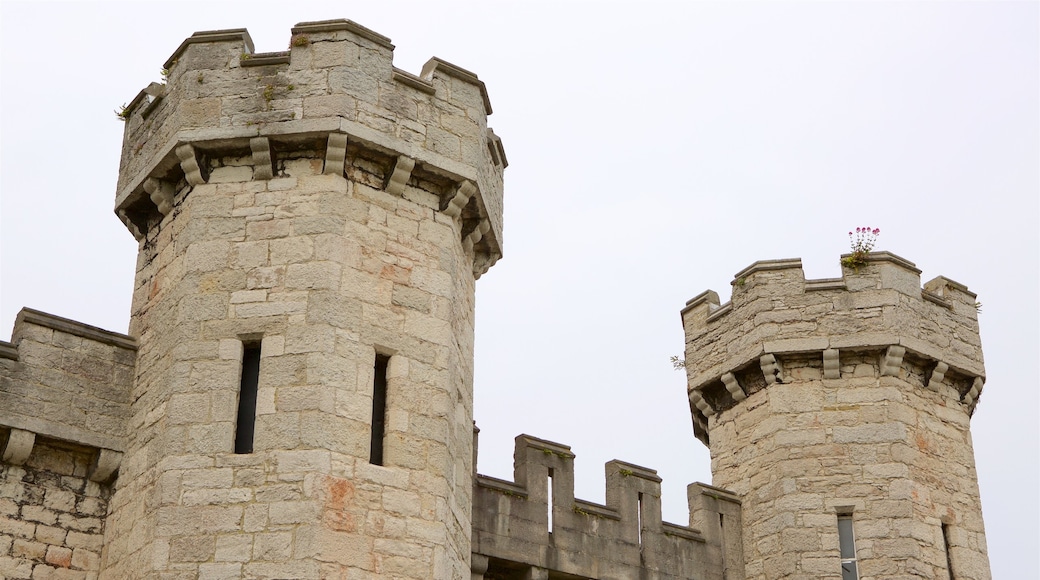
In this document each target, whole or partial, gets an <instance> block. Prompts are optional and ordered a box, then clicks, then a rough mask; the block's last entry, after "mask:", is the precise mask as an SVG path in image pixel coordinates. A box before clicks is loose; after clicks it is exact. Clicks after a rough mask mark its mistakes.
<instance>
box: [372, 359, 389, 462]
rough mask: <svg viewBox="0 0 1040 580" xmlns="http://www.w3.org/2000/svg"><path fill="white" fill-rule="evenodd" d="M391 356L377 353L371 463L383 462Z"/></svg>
mask: <svg viewBox="0 0 1040 580" xmlns="http://www.w3.org/2000/svg"><path fill="white" fill-rule="evenodd" d="M389 364H390V357H388V356H385V355H381V354H378V353H377V354H376V364H375V378H374V379H373V381H372V435H371V440H372V447H371V450H370V453H369V459H368V461H369V463H371V464H373V465H382V464H383V440H384V439H385V438H386V367H387V366H389Z"/></svg>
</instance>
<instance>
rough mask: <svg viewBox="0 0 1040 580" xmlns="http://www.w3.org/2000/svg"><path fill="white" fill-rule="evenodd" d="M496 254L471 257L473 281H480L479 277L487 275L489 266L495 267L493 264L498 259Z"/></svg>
mask: <svg viewBox="0 0 1040 580" xmlns="http://www.w3.org/2000/svg"><path fill="white" fill-rule="evenodd" d="M499 257H500V256H499V255H498V254H479V255H476V256H473V279H474V280H480V277H481V276H483V275H484V274H487V271H488V270H490V269H491V266H494V265H495V262H497V261H498V259H499Z"/></svg>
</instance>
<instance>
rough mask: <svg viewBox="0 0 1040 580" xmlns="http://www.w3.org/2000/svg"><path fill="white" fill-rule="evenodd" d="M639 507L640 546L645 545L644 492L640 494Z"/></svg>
mask: <svg viewBox="0 0 1040 580" xmlns="http://www.w3.org/2000/svg"><path fill="white" fill-rule="evenodd" d="M638 501H639V507H638V509H637V510H636V523H637V524H638V525H639V545H640V547H642V545H643V492H639V499H638Z"/></svg>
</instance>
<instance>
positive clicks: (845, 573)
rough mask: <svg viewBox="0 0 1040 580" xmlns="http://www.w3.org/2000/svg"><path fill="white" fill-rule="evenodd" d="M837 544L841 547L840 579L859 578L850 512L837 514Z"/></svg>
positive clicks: (856, 579)
mask: <svg viewBox="0 0 1040 580" xmlns="http://www.w3.org/2000/svg"><path fill="white" fill-rule="evenodd" d="M838 544H839V547H840V549H841V580H859V571H858V570H857V566H856V536H855V535H853V531H852V514H838Z"/></svg>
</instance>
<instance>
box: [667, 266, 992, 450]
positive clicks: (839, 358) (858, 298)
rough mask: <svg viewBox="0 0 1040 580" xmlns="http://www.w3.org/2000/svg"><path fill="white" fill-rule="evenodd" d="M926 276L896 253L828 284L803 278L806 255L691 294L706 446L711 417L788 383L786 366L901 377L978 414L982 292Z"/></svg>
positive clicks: (696, 415)
mask: <svg viewBox="0 0 1040 580" xmlns="http://www.w3.org/2000/svg"><path fill="white" fill-rule="evenodd" d="M920 273H921V271H920V270H918V269H917V267H916V266H915V265H914V264H913V263H911V262H909V261H907V260H905V259H903V258H900V257H899V256H896V255H894V254H891V253H888V252H875V253H872V254H869V255H867V256H866V258H865V260H864V262H863V263H862V264H861V265H859V266H858V267H857V268H851V267H846V268H844V272H843V276H842V277H841V278H834V279H821V280H806V279H805V274H804V272H803V271H802V267H801V261H800V260H798V259H791V260H769V261H761V262H755V263H754V264H752V265H751V266H748V267H747V268H745V269H744V270H742V271H741V272H739V273H738V274H736V276H735V277H734V280H733V282H732V286H733V295H732V298H731V300H730V301H728V302H725V303H722V302H720V300H719V296H718V294H717V293H715V292H714V291H711V290H709V291H706V292H703V293H701V294H700V295H698V296H696V297H694V298H693V299H691V300H690V301H689V302H687V304H686V307H685V308H684V309H683V310H682V320H683V327H684V328H685V331H686V371H687V377H688V385H689V386H688V394H689V398H690V409H691V412H692V414H693V420H694V428H695V429H694V430H695V432H696V434H697V436H698V437H699V438H700V439H701V440H702V441H705V443H707V440H708V433H707V429H708V424H709V421H708V418H709V417H711V416H712V415H714V414H716V413H718V412H721V411H723V410H725V409H728V408H730V407H732V406H733V405H735V404H737V403H739V402H740V401H742V400H744V399H746V398H747V397H748V396H750V395H752V394H753V393H755V392H757V391H759V390H762V389H765V388H767V387H768V386H769V385H772V384H775V383H778V382H780V383H782V382H784V381H785V380H786V377H785V367H786V366H789V365H793V366H798V367H804V366H810V367H815V368H818V369H820V372H821V373H822V378H823V379H824V380H834V379H839V378H843V377H845V378H848V377H852V376H861V375H862V373H867V372H870V373H877V374H878V375H880V376H882V377H884V376H905V377H906V378H907V380H909V381H911V382H912V383H913V384H915V385H918V386H919V387H920V388H922V389H929V390H932V391H934V392H937V393H940V394H943V395H944V396H949V397H950V398H952V399H954V400H957V401H959V402H960V404H961V405H962V406H963V408H964V409H965V411H966V412H967V413H969V414H970V413H971V412H972V411H973V410H974V407H975V405H976V403H977V401H978V396H979V393H980V391H981V389H982V384H983V383H984V381H985V369H984V366H983V357H982V346H981V341H980V339H979V326H978V317H977V303H976V296H975V294H974V293H972V292H970V291H969V290H968V289H967V287H965V286H964V285H962V284H959V283H957V282H954V281H953V280H950V279H947V278H944V277H941V276H940V277H938V278H935V279H933V280H931V281H929V282H927V283H925V284H924V286H923V288H922V286H921V282H920ZM863 357H867V359H871V360H873V361H874V363H873V364H871V365H858V364H856V362H857V361H858V360H859V359H860V358H863ZM868 367H871V368H876V370H869V369H868ZM857 373H860V374H857Z"/></svg>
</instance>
